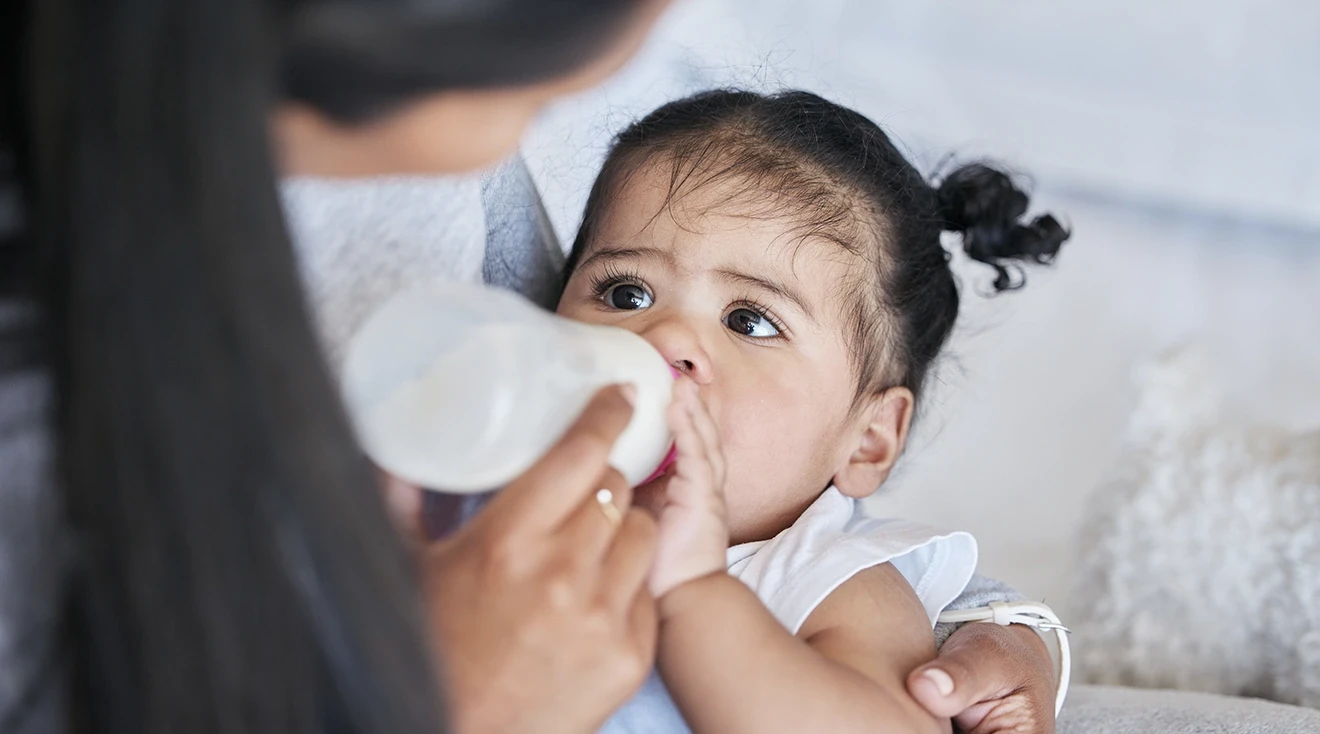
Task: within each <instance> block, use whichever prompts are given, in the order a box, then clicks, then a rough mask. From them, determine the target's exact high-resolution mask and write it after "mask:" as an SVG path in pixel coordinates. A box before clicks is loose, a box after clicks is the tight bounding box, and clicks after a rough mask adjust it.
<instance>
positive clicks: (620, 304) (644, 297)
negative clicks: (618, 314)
mask: <svg viewBox="0 0 1320 734" xmlns="http://www.w3.org/2000/svg"><path fill="white" fill-rule="evenodd" d="M601 300H603V301H605V304H606V305H608V306H609V307H610V308H617V309H618V310H620V311H640V310H642V309H644V308H649V307H650V306H651V302H652V301H651V294H649V293H647V292H646V291H645V290H644V289H643V288H642V287H641V286H639V285H633V284H632V283H620V284H618V285H616V286H614V287H613V288H610V289H609V290H608V291H606V292H605V296H604V298H602V299H601Z"/></svg>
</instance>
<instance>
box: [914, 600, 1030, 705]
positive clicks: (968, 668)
mask: <svg viewBox="0 0 1320 734" xmlns="http://www.w3.org/2000/svg"><path fill="white" fill-rule="evenodd" d="M1020 635H1028V636H1029V637H1030V638H1032V639H1031V640H1024V639H1022V638H1021V637H1020ZM1024 646H1026V647H1027V648H1029V649H1027V650H1023V647H1024ZM1036 647H1039V648H1041V649H1040V650H1037V649H1036ZM1041 655H1043V656H1044V659H1045V660H1046V661H1048V657H1049V655H1048V651H1045V650H1044V643H1043V642H1041V641H1040V639H1039V637H1037V636H1036V634H1035V632H1032V631H1031V630H1029V629H1018V630H1013V629H1010V628H1005V627H999V626H996V625H990V624H972V625H968V626H966V627H964V628H963V629H961V630H959V631H958V632H957V633H956V634H955V635H954V636H953V637H950V638H949V640H948V641H947V642H946V643H945V644H944V647H943V648H941V649H940V655H939V657H938V658H936V659H935V660H933V661H931V662H929V663H927V664H925V665H923V666H921V667H919V668H917V669H916V670H914V671H912V673H911V675H909V676H908V680H907V684H908V692H909V693H910V694H912V697H913V698H915V699H916V700H917V702H918V703H920V704H921V705H922V707H923V708H925V709H926V710H927V711H928V712H930V713H931V714H932V715H933V716H936V717H940V718H953V719H955V720H956V721H957V723H958V725H959V726H960V727H962V728H963V729H973V728H976V727H977V726H978V725H979V724H980V723H981V721H982V719H983V718H984V717H985V716H986V715H987V714H989V713H990V712H991V711H992V710H993V709H994V706H992V705H988V704H990V703H991V702H995V701H999V700H1001V699H1004V698H1005V697H1007V696H1010V695H1014V694H1022V693H1024V692H1025V693H1026V694H1027V695H1026V696H1025V699H1029V703H1030V704H1031V706H1033V707H1035V708H1042V707H1043V708H1044V709H1045V712H1044V713H1045V714H1048V715H1042V716H1041V717H1038V718H1039V719H1040V720H1042V721H1049V722H1053V719H1054V717H1053V708H1052V707H1053V701H1052V700H1050V698H1051V695H1052V693H1051V692H1052V690H1053V684H1052V682H1051V681H1050V680H1049V679H1048V676H1049V675H1050V672H1049V671H1044V670H1040V669H1038V668H1039V666H1037V665H1036V664H1035V662H1036V660H1035V659H1036V658H1037V657H1040V656H1041ZM1047 664H1048V663H1047ZM1037 699H1039V700H1037Z"/></svg>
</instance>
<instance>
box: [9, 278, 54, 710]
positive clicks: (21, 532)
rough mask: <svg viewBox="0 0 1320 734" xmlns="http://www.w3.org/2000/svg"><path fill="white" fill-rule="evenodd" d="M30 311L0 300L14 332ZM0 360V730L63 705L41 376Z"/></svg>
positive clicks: (46, 395)
mask: <svg viewBox="0 0 1320 734" xmlns="http://www.w3.org/2000/svg"><path fill="white" fill-rule="evenodd" d="M25 318H30V314H29V313H28V312H27V311H25V310H23V309H20V308H19V307H18V306H16V305H13V304H0V326H4V327H8V328H5V329H4V331H5V332H6V333H7V334H11V335H12V334H14V333H16V332H17V331H18V328H17V327H19V326H20V324H19V320H20V319H25ZM0 343H4V344H6V345H7V346H6V347H5V349H6V350H7V351H9V352H10V354H7V355H0V356H3V357H5V358H4V359H3V360H0V365H2V366H0V731H4V732H38V731H41V732H46V731H54V730H58V729H59V728H60V727H59V723H60V721H59V719H60V716H61V711H62V710H63V705H62V701H63V698H62V696H63V689H62V687H61V686H60V684H59V681H60V680H61V678H60V676H59V665H58V659H59V658H58V653H57V640H58V637H57V624H58V623H59V619H60V614H59V612H60V605H61V599H62V597H63V593H62V592H63V589H64V577H65V572H66V570H67V563H66V560H65V553H64V550H65V548H67V540H68V539H67V536H66V534H65V533H63V532H62V528H61V512H60V504H59V497H60V495H59V493H58V492H56V491H54V489H53V487H52V484H51V477H52V471H51V432H50V425H49V414H50V405H51V385H50V378H49V375H48V374H46V372H45V371H44V370H42V369H41V368H40V367H39V366H38V365H36V364H34V363H32V362H30V361H28V360H20V359H15V358H12V357H13V356H14V355H13V352H14V350H15V349H16V348H17V346H16V344H15V340H14V339H5V340H4V342H0Z"/></svg>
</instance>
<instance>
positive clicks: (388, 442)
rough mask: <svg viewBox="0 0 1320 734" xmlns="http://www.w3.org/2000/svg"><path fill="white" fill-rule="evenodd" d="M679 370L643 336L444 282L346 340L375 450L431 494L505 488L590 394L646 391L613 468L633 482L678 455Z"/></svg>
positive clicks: (354, 406)
mask: <svg viewBox="0 0 1320 734" xmlns="http://www.w3.org/2000/svg"><path fill="white" fill-rule="evenodd" d="M673 374H674V373H673V372H672V371H671V370H670V368H669V365H668V364H667V363H666V362H665V359H664V358H663V357H661V356H660V353H659V352H657V351H656V350H655V349H654V348H653V347H652V346H651V345H650V344H648V343H647V342H646V340H644V339H642V338H641V337H640V336H637V335H636V334H633V333H632V332H629V331H626V330H624V329H619V328H615V327H610V326H595V325H590V324H581V323H577V322H574V321H569V320H567V319H564V318H560V317H558V316H555V315H554V314H551V313H548V312H545V311H543V310H541V309H540V308H538V307H536V306H534V305H532V304H531V303H529V302H527V301H525V300H523V299H522V298H521V297H519V296H517V295H515V294H513V293H510V292H507V291H501V290H495V289H491V288H486V287H483V286H478V285H471V284H466V283H437V284H434V285H431V286H428V287H425V288H421V289H417V290H411V291H407V292H405V293H402V294H400V295H398V296H396V297H395V298H393V299H392V300H390V301H388V302H386V303H385V305H384V306H383V307H382V308H380V310H378V311H377V312H376V313H374V314H373V315H372V316H371V317H370V318H369V319H367V321H366V322H365V323H364V324H363V326H362V328H361V329H360V330H359V331H358V332H357V334H355V335H354V337H353V338H352V340H351V341H350V343H349V345H348V348H347V351H346V355H345V360H344V364H343V370H342V374H341V382H342V389H343V396H344V402H345V405H346V407H347V409H348V414H349V418H350V420H351V421H352V423H353V426H354V428H355V430H356V431H357V435H358V439H359V440H360V441H361V442H362V446H363V448H364V449H365V450H366V452H367V455H368V456H370V457H371V458H372V459H373V460H374V461H375V462H376V463H377V465H379V466H380V467H381V468H382V469H384V470H385V471H388V472H390V473H391V474H394V475H395V476H397V477H399V478H400V479H403V480H406V481H409V482H412V483H414V484H417V485H419V486H422V487H427V488H429V489H435V490H441V491H446V492H457V493H468V492H481V491H485V490H490V489H495V488H498V487H501V486H503V485H505V484H507V483H508V482H509V481H510V480H512V479H514V478H515V477H517V476H518V475H520V474H522V473H523V472H524V471H526V470H527V469H528V468H529V467H531V465H532V464H533V463H535V462H536V460H537V459H539V458H540V457H541V456H542V455H543V454H545V453H546V451H548V450H549V449H550V447H551V446H553V445H554V443H555V442H556V441H557V440H558V439H559V438H560V437H561V436H562V435H563V434H564V432H565V431H566V430H567V429H568V427H569V426H570V425H571V424H572V423H573V421H574V420H575V419H576V418H577V417H578V415H579V414H580V413H581V412H582V409H583V408H584V407H586V404H587V402H588V401H589V400H590V399H591V397H592V395H594V394H595V393H596V391H597V390H599V389H600V388H602V387H604V386H606V385H610V384H613V383H623V382H626V383H631V384H633V385H635V386H636V388H637V398H636V401H635V409H634V412H633V417H632V421H631V422H630V423H629V424H628V427H627V428H626V429H625V430H624V432H623V434H622V435H621V436H620V437H619V439H618V441H617V442H616V443H615V444H614V448H613V451H612V452H611V454H610V465H611V466H613V467H614V468H615V469H618V470H619V472H620V473H622V474H623V476H624V477H625V478H626V479H627V480H628V482H629V483H631V484H633V485H636V484H640V483H642V482H643V481H645V480H647V479H648V478H650V477H651V476H652V475H654V474H656V473H657V472H658V471H659V470H661V469H663V468H664V467H663V466H662V464H664V463H666V462H667V461H668V460H671V458H672V454H670V453H669V449H670V444H671V438H670V435H669V429H668V427H667V425H666V423H665V410H666V408H667V407H668V406H669V402H670V397H671V393H672V390H673V382H674V377H673Z"/></svg>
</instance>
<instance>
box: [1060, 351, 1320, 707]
mask: <svg viewBox="0 0 1320 734" xmlns="http://www.w3.org/2000/svg"><path fill="white" fill-rule="evenodd" d="M1140 378H1141V379H1140V383H1141V387H1142V392H1141V398H1140V401H1139V402H1138V405H1137V408H1136V410H1135V411H1134V412H1133V414H1132V418H1131V422H1130V425H1129V427H1128V430H1127V435H1126V444H1127V447H1126V449H1125V451H1124V452H1123V454H1122V455H1121V457H1120V459H1119V461H1118V462H1117V464H1116V466H1115V467H1114V473H1113V474H1112V476H1111V477H1110V480H1109V481H1108V482H1107V483H1105V484H1104V485H1102V486H1101V487H1100V488H1099V489H1098V490H1097V492H1096V493H1095V495H1094V497H1093V498H1092V501H1091V504H1090V508H1089V512H1088V516H1089V518H1090V521H1089V522H1088V524H1087V526H1086V528H1087V530H1086V532H1085V533H1084V534H1083V536H1082V541H1081V551H1082V552H1081V554H1080V558H1081V563H1080V569H1079V573H1078V576H1077V585H1076V590H1075V592H1074V594H1073V595H1072V597H1071V600H1070V601H1071V606H1072V607H1074V612H1073V613H1072V614H1070V615H1069V619H1070V623H1071V624H1072V625H1073V629H1074V631H1075V632H1076V645H1075V647H1076V649H1077V651H1078V655H1077V667H1078V673H1079V674H1080V676H1081V677H1082V678H1083V679H1084V680H1087V681H1090V682H1094V683H1107V684H1119V685H1136V686H1143V687H1152V688H1178V689H1184V690H1196V691H1208V692H1214V693H1225V694H1231V695H1250V696H1258V697H1261V698H1268V699H1271V700H1275V701H1281V702H1284V703H1294V704H1301V705H1304V706H1310V707H1314V708H1320V432H1317V431H1292V430H1288V429H1284V428H1281V427H1278V426H1272V425H1252V424H1251V423H1249V422H1246V421H1243V420H1239V419H1235V418H1233V417H1231V416H1229V415H1224V414H1223V410H1222V401H1221V398H1220V396H1221V395H1222V393H1223V391H1224V388H1225V385H1223V384H1222V378H1221V377H1219V376H1218V372H1217V370H1216V369H1215V367H1214V365H1213V361H1212V359H1211V358H1210V357H1209V356H1208V355H1206V354H1204V353H1203V352H1201V351H1200V350H1195V349H1190V350H1183V351H1180V352H1177V353H1174V354H1172V355H1170V356H1167V357H1165V358H1163V359H1161V360H1158V361H1156V362H1154V363H1152V364H1150V365H1147V366H1146V367H1145V368H1144V369H1143V370H1141V375H1140Z"/></svg>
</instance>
